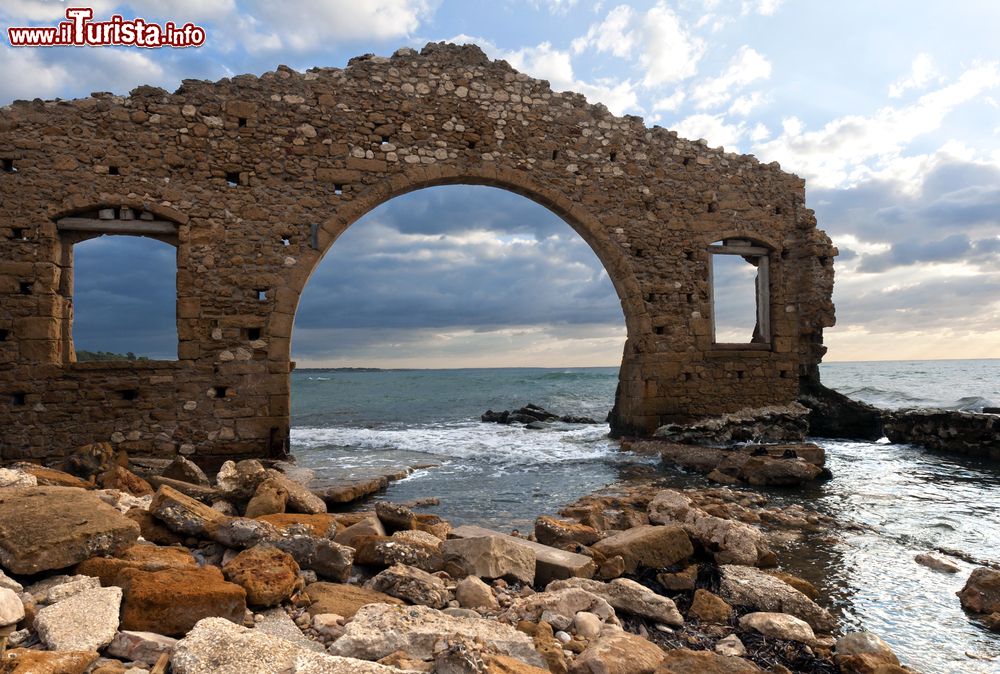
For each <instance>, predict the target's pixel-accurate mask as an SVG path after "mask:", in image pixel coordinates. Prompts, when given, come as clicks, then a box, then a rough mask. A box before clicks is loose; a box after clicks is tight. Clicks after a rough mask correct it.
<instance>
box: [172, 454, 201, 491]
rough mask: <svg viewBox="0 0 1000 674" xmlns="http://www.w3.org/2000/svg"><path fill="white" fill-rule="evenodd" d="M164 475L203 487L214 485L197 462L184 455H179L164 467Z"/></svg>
mask: <svg viewBox="0 0 1000 674" xmlns="http://www.w3.org/2000/svg"><path fill="white" fill-rule="evenodd" d="M162 475H163V477H165V478H168V479H170V480H180V481H181V482H187V483H189V484H197V485H200V486H202V487H210V486H212V481H211V480H209V479H208V476H207V475H205V471H203V470H202V469H201V468H199V467H198V465H197V464H196V463H194V462H193V461H191V460H189V459H185V458H184V457H183V456H178V457H177V458H176V459H174V460H173V461H171V462H170V463H169V464H168V465H167V467H166V468H164V469H163V473H162Z"/></svg>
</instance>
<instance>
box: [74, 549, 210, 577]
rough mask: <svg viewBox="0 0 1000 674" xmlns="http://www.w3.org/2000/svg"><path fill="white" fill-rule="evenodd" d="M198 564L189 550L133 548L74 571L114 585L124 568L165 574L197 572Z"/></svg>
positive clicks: (93, 559) (88, 561)
mask: <svg viewBox="0 0 1000 674" xmlns="http://www.w3.org/2000/svg"><path fill="white" fill-rule="evenodd" d="M197 566H198V562H197V561H196V560H195V558H194V557H193V556H192V555H191V551H190V550H188V549H187V548H179V547H167V546H159V545H133V546H132V547H131V548H129V549H127V550H125V551H124V552H122V553H120V554H119V555H118V556H117V557H91V558H90V559H85V560H83V561H82V562H80V563H79V564H77V565H76V568H75V569H74V571H75V572H76V573H78V574H81V575H84V576H95V577H97V578H100V580H101V585H105V586H106V585H112V584H114V580H115V578H116V577H117V576H118V573H119V572H121V571H122V570H123V569H141V570H143V571H162V570H163V569H193V568H196V567H197Z"/></svg>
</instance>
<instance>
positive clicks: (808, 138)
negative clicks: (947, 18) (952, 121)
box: [755, 62, 1000, 187]
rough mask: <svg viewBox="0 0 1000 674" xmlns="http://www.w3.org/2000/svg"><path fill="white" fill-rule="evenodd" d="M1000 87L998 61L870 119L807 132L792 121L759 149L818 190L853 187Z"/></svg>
mask: <svg viewBox="0 0 1000 674" xmlns="http://www.w3.org/2000/svg"><path fill="white" fill-rule="evenodd" d="M998 86H1000V68H998V64H997V63H996V62H991V63H984V64H979V65H975V66H973V67H971V68H969V69H968V70H966V71H965V72H964V73H962V75H961V76H960V77H959V78H958V80H957V81H955V82H954V83H952V84H949V85H947V86H944V87H941V88H939V89H936V90H934V91H930V92H928V93H926V94H924V95H923V96H921V97H920V98H919V99H918V100H917V101H916V102H914V103H911V104H909V105H904V106H900V107H892V106H886V107H884V108H882V109H880V110H878V111H876V112H875V113H874V114H872V115H869V116H863V115H846V116H843V117H839V118H837V119H834V120H832V121H830V122H828V123H827V124H825V125H824V126H823V128H821V129H819V130H817V131H806V130H805V128H804V124H803V123H802V122H801V121H800V120H798V119H797V118H795V117H790V118H788V119H786V120H785V121H784V132H783V133H782V134H781V135H780V136H778V137H777V138H774V139H773V140H771V141H767V142H764V143H760V144H758V145H757V146H756V148H755V149H756V151H757V153H758V154H759V155H761V156H762V157H766V158H767V160H774V159H777V160H780V161H781V162H782V164H783V165H785V166H787V167H788V168H789V170H792V171H794V172H796V173H799V174H800V175H802V176H803V177H805V178H807V179H808V180H809V181H810V182H811V183H812V184H813V185H814V186H823V187H833V186H843V185H848V184H851V183H855V182H858V181H860V180H863V179H865V178H866V177H870V176H871V175H873V174H874V173H875V172H877V171H878V170H879V169H881V168H885V167H886V166H887V165H889V164H890V163H891V162H892V161H893V160H894V159H897V158H898V157H899V156H900V155H901V153H902V151H903V150H904V149H905V148H906V147H907V146H908V145H909V144H910V143H911V142H913V141H914V140H916V139H917V138H920V137H921V136H924V135H926V134H928V133H931V132H933V131H936V130H938V129H939V128H940V127H941V125H942V122H943V121H944V119H945V117H946V116H947V115H948V114H949V113H951V112H953V111H954V110H955V109H957V108H959V107H960V106H961V105H963V104H965V103H968V102H969V101H973V100H976V99H978V98H979V97H980V96H981V95H982V94H984V93H985V92H987V91H990V90H992V89H995V88H997V87H998Z"/></svg>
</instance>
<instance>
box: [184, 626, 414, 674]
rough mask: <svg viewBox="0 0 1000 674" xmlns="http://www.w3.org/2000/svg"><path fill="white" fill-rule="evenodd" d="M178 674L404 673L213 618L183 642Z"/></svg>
mask: <svg viewBox="0 0 1000 674" xmlns="http://www.w3.org/2000/svg"><path fill="white" fill-rule="evenodd" d="M170 664H171V667H172V669H173V672H174V674H246V673H247V672H253V674H285V673H291V674H403V672H402V670H398V669H394V668H392V667H386V666H384V665H379V664H376V663H373V662H362V661H359V660H352V659H348V658H339V657H333V656H329V655H325V654H322V653H315V652H312V651H310V650H307V649H305V648H302V647H300V646H297V645H296V644H294V643H292V642H290V641H286V640H285V639H281V638H279V637H275V636H271V635H269V634H265V633H263V632H259V631H257V630H250V629H247V628H245V627H241V626H239V625H234V624H233V623H231V622H229V621H227V620H223V619H221V618H207V619H205V620H202V621H201V622H199V623H198V624H197V625H196V626H195V628H194V629H193V630H191V632H190V633H189V634H188V635H187V636H186V637H184V638H183V639H181V640H180V641H179V642H177V646H176V648H175V649H174V656H173V658H172V659H171V662H170Z"/></svg>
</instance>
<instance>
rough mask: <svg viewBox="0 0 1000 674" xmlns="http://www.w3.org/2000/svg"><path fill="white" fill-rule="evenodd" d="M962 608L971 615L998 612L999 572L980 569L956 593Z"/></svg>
mask: <svg viewBox="0 0 1000 674" xmlns="http://www.w3.org/2000/svg"><path fill="white" fill-rule="evenodd" d="M958 598H959V601H961V602H962V608H964V609H965V610H966V611H971V612H973V613H997V612H1000V571H998V570H996V569H990V568H987V567H980V568H978V569H975V570H974V571H973V572H972V575H970V576H969V580H968V581H966V583H965V587H963V588H962V589H961V590H960V591H959V592H958Z"/></svg>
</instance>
